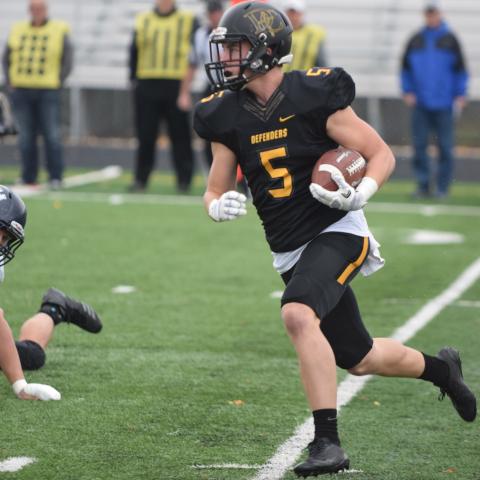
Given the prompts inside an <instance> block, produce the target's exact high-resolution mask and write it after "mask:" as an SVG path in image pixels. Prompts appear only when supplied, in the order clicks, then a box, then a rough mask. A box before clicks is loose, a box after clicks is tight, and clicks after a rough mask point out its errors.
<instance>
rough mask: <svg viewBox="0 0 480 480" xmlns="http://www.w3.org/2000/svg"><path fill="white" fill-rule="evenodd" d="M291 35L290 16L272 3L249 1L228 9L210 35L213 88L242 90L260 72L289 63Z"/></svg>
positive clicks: (207, 65)
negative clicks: (233, 53)
mask: <svg viewBox="0 0 480 480" xmlns="http://www.w3.org/2000/svg"><path fill="white" fill-rule="evenodd" d="M291 34H292V26H291V24H290V22H289V20H288V18H287V16H286V15H285V14H284V13H283V12H281V11H280V10H277V9H276V8H274V7H272V6H271V5H267V4H263V3H256V2H248V3H241V4H239V5H237V6H235V7H232V8H230V9H229V10H227V11H226V12H225V14H224V15H223V17H222V19H221V20H220V24H219V26H218V27H217V28H216V29H215V30H214V31H213V32H212V34H211V35H210V63H207V64H206V65H205V70H206V72H207V76H208V78H209V80H210V82H211V83H212V85H213V87H214V89H215V90H216V91H218V90H223V89H225V88H228V89H230V90H240V89H241V88H243V87H244V86H245V85H246V84H247V83H248V82H249V81H250V80H252V79H253V78H256V77H257V76H258V75H262V74H264V73H267V72H268V71H269V70H271V69H272V68H273V67H275V66H277V65H281V64H282V63H288V62H289V61H290V60H291V54H290V48H291V43H292V36H291ZM247 45H248V47H247ZM232 51H234V52H236V51H238V52H239V53H238V55H237V54H235V55H232V54H231V52H232ZM228 52H230V54H229V56H230V59H227V58H228V56H227V55H226V54H227V53H228ZM247 71H248V72H247ZM247 73H249V75H247Z"/></svg>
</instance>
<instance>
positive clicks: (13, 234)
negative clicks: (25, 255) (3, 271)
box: [0, 220, 25, 267]
mask: <svg viewBox="0 0 480 480" xmlns="http://www.w3.org/2000/svg"><path fill="white" fill-rule="evenodd" d="M0 229H2V230H3V231H4V232H5V233H6V237H7V238H6V241H5V242H4V243H3V245H1V246H0V267H1V266H3V265H5V264H7V263H8V262H10V261H11V260H13V257H15V252H16V250H17V249H18V248H19V247H20V246H21V245H22V244H23V242H24V239H25V236H24V232H23V227H22V225H20V224H19V223H18V222H16V221H14V220H13V221H12V222H11V223H10V225H7V224H6V223H5V222H2V221H0Z"/></svg>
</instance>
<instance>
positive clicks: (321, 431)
mask: <svg viewBox="0 0 480 480" xmlns="http://www.w3.org/2000/svg"><path fill="white" fill-rule="evenodd" d="M312 414H313V422H314V424H315V438H320V437H327V438H328V439H330V440H331V441H332V442H333V443H336V444H337V445H340V439H339V438H338V430H337V409H336V408H323V409H322V410H315V411H313V412H312Z"/></svg>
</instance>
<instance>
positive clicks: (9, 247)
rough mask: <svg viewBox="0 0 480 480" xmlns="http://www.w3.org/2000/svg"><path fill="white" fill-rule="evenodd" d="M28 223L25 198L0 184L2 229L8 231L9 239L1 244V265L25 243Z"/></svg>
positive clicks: (0, 227)
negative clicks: (25, 231) (25, 230)
mask: <svg viewBox="0 0 480 480" xmlns="http://www.w3.org/2000/svg"><path fill="white" fill-rule="evenodd" d="M26 223H27V209H26V207H25V204H24V203H23V200H22V199H21V198H20V197H19V196H18V195H17V194H16V193H14V192H12V191H11V190H10V189H9V188H7V187H4V186H3V185H0V229H2V230H4V231H5V232H6V233H7V237H8V238H7V241H6V242H4V244H3V245H0V266H3V265H5V264H6V263H8V262H9V261H10V260H12V259H13V257H14V256H15V251H16V250H17V248H18V247H20V245H21V244H22V243H23V241H24V238H25V235H24V230H23V229H24V228H25V224H26Z"/></svg>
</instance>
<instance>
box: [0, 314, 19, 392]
mask: <svg viewBox="0 0 480 480" xmlns="http://www.w3.org/2000/svg"><path fill="white" fill-rule="evenodd" d="M0 369H1V370H2V371H3V373H4V374H5V376H6V377H7V379H8V381H9V382H10V384H13V383H14V382H16V381H17V380H20V379H22V378H24V375H23V371H22V366H21V364H20V358H19V357H18V352H17V347H16V346H15V341H14V339H13V335H12V331H11V330H10V326H9V325H8V323H7V321H6V320H5V318H3V314H0Z"/></svg>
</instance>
